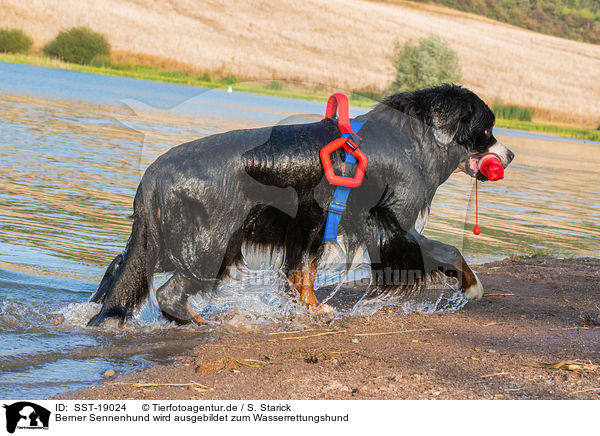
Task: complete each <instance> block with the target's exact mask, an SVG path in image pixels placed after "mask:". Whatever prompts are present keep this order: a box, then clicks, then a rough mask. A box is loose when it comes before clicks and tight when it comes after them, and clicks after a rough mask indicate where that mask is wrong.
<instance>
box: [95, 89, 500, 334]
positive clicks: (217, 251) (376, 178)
mask: <svg viewBox="0 0 600 436" xmlns="http://www.w3.org/2000/svg"><path fill="white" fill-rule="evenodd" d="M358 120H359V121H366V124H365V125H364V127H363V128H362V129H361V130H360V135H361V136H362V138H363V142H362V145H361V148H362V150H363V151H364V152H365V153H366V155H367V156H368V159H369V163H368V168H367V173H366V177H365V180H364V181H363V183H362V185H361V186H360V187H358V188H356V189H353V190H352V192H351V194H350V197H349V201H348V206H347V210H346V212H345V214H344V215H343V218H342V222H341V226H340V234H343V235H344V240H345V243H346V245H347V250H348V253H349V256H351V255H352V253H353V251H354V249H356V248H357V247H358V246H359V245H363V244H364V245H366V247H367V248H368V251H369V256H370V258H371V262H372V268H373V269H374V270H383V269H384V268H392V269H395V270H418V271H422V272H423V273H424V274H427V273H430V272H431V271H432V270H437V269H441V270H443V271H444V272H445V273H446V274H449V275H454V274H458V273H460V266H459V265H460V259H461V255H460V253H459V252H458V250H457V249H456V248H454V247H451V246H448V245H445V244H441V243H439V242H436V241H432V240H429V239H427V238H425V237H423V236H422V235H421V234H419V233H418V232H417V231H416V230H415V227H414V226H415V221H416V220H417V217H418V215H419V212H420V211H422V210H425V209H427V208H428V207H429V205H430V204H431V201H432V199H433V196H434V195H435V192H436V190H437V188H438V186H439V185H440V184H442V183H443V182H444V181H445V180H446V179H447V178H448V177H449V176H450V174H451V173H452V172H454V171H455V170H456V168H457V167H458V166H459V164H461V163H462V162H463V161H464V160H465V159H466V157H467V155H468V153H469V152H470V151H485V150H486V149H487V148H488V147H489V146H491V145H493V144H494V143H495V139H494V137H493V135H491V129H492V126H493V124H494V115H493V113H492V111H491V110H490V109H489V108H488V107H487V106H486V105H485V103H484V102H483V101H481V100H480V99H479V98H478V97H477V96H476V95H475V94H474V93H472V92H471V91H469V90H467V89H464V88H460V87H456V86H449V85H445V86H441V87H437V88H431V89H425V90H421V91H416V92H412V93H401V94H396V95H394V96H391V97H389V98H387V99H386V100H385V101H384V102H383V103H381V104H379V105H377V106H376V107H375V108H374V109H373V110H372V111H370V112H369V113H367V114H365V115H363V116H360V117H358ZM486 132H487V133H486ZM339 136H340V132H339V130H338V128H337V126H336V124H335V122H334V121H332V120H331V119H324V120H322V121H319V122H315V123H310V124H298V125H280V126H274V127H269V128H261V129H250V130H236V131H231V132H227V133H223V134H219V135H213V136H210V137H206V138H202V139H199V140H196V141H193V142H189V143H186V144H182V145H180V146H177V147H174V148H172V149H171V150H169V151H168V152H167V153H165V154H164V155H162V156H160V157H159V158H158V159H157V160H156V161H155V162H154V163H153V164H152V165H150V167H148V169H147V170H146V172H145V174H144V176H143V178H142V181H141V183H140V185H139V188H138V191H137V194H136V196H135V201H134V222H133V229H132V234H131V237H130V239H129V242H128V244H127V248H126V250H125V252H124V254H123V255H122V257H121V255H119V256H117V258H116V259H115V261H113V263H112V264H111V265H110V266H109V268H108V269H107V272H106V275H105V277H104V279H103V280H102V282H101V284H100V286H99V288H98V291H97V292H96V294H95V295H94V296H93V297H92V299H91V301H96V302H102V303H103V306H102V309H101V311H100V313H99V314H98V315H97V316H95V317H94V318H93V319H92V320H91V321H90V325H98V324H100V323H102V322H103V321H104V320H105V319H107V318H109V317H117V318H119V319H120V320H124V319H126V318H127V317H128V316H130V315H131V313H132V310H133V308H134V307H135V306H136V305H137V304H138V303H140V301H142V300H143V299H144V298H145V297H146V295H147V294H148V277H152V275H153V274H154V273H155V272H159V271H174V272H175V273H174V275H173V277H172V278H171V279H170V280H169V281H168V282H167V283H166V284H165V285H163V286H162V287H161V288H160V289H159V290H158V291H157V298H158V301H159V304H160V306H161V309H162V310H163V313H165V315H166V316H167V317H168V318H169V319H174V320H177V321H180V322H187V321H189V320H190V315H189V313H188V312H187V311H186V310H185V302H186V300H187V297H188V296H189V295H192V294H194V293H196V292H206V291H210V290H213V289H214V288H215V286H216V284H217V283H218V279H219V278H221V277H222V276H223V274H224V273H225V272H226V269H227V267H228V266H230V265H232V264H234V263H235V262H238V261H240V259H241V254H240V253H241V247H242V244H243V243H244V242H252V243H257V244H264V245H265V246H269V247H273V246H280V247H284V248H285V253H286V256H285V264H284V269H285V270H286V271H293V270H300V269H302V268H306V267H307V264H308V263H309V262H310V261H312V260H315V259H318V258H319V256H320V255H321V252H322V244H321V240H322V237H323V232H324V224H325V219H326V214H327V208H328V205H329V202H330V201H331V198H332V195H333V191H334V188H333V187H332V186H331V185H330V184H329V183H328V182H327V181H326V179H324V176H323V169H322V166H321V162H320V158H319V151H320V149H321V148H322V147H323V146H324V145H326V144H327V143H329V142H330V141H332V140H334V139H335V138H338V137H339ZM341 159H342V153H341V152H340V153H339V154H338V155H336V156H334V157H333V160H334V164H335V165H338V166H339V165H340V163H341ZM159 211H160V212H159ZM380 285H382V284H380ZM382 286H383V287H385V284H383V285H382Z"/></svg>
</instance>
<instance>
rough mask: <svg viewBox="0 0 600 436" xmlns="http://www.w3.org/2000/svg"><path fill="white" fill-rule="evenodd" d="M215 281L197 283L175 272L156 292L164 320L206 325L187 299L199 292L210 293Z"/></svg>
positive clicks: (197, 281) (195, 280)
mask: <svg viewBox="0 0 600 436" xmlns="http://www.w3.org/2000/svg"><path fill="white" fill-rule="evenodd" d="M215 284H216V280H206V281H199V280H197V279H192V278H189V277H187V276H186V275H184V274H183V273H181V272H176V273H175V274H173V276H172V277H171V278H170V279H169V280H168V281H167V282H166V283H165V284H164V285H162V286H161V287H160V288H158V289H157V290H156V300H157V301H158V306H159V307H160V310H161V311H162V313H163V315H164V317H165V318H167V319H168V320H169V321H174V322H176V323H178V324H188V323H190V322H196V323H197V324H208V322H207V321H205V320H204V318H202V317H201V316H200V315H199V314H198V313H196V312H195V311H194V310H193V309H192V308H191V307H190V305H189V303H188V298H189V297H190V296H192V295H195V294H197V293H199V292H206V291H210V290H212V289H213V288H214V287H215Z"/></svg>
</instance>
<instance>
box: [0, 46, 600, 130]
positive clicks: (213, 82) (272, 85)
mask: <svg viewBox="0 0 600 436" xmlns="http://www.w3.org/2000/svg"><path fill="white" fill-rule="evenodd" d="M123 59H126V57H125V58H123ZM0 62H10V63H17V64H27V65H35V66H40V67H47V68H58V69H63V70H71V71H80V72H84V73H93V74H103V75H111V76H119V77H130V78H134V79H143V80H152V81H157V82H168V83H177V84H182V85H192V86H200V87H203V88H224V89H227V88H228V87H229V86H231V87H232V89H234V90H235V91H236V92H249V93H253V94H263V95H271V96H276V97H285V98H292V99H300V100H308V101H320V102H326V101H327V99H328V97H329V95H330V94H331V92H333V91H335V90H333V89H326V88H325V87H323V86H314V87H309V86H306V85H302V84H299V83H291V82H287V81H281V80H262V81H261V80H245V79H243V78H238V77H235V76H232V75H225V76H221V77H220V76H218V74H215V75H211V74H210V73H208V72H205V71H204V72H203V71H200V70H197V69H194V68H193V67H191V66H188V65H185V64H176V68H177V69H174V70H169V69H166V68H161V67H160V66H149V65H141V64H135V63H130V62H126V61H122V62H121V63H114V64H113V63H109V62H105V63H104V64H102V63H101V62H100V63H98V65H78V64H72V63H68V62H63V61H60V60H58V59H52V58H49V57H47V56H42V55H38V54H8V53H0ZM153 62H155V63H156V62H157V61H156V60H154V61H153ZM159 64H160V62H159ZM346 92H348V94H349V97H350V103H351V104H352V105H354V106H358V107H370V106H372V105H373V104H375V103H376V102H377V98H378V96H377V93H375V92H372V91H365V90H349V91H348V90H347V91H346ZM496 125H497V126H498V127H503V128H508V129H514V130H522V131H530V132H541V133H549V134H554V135H558V136H562V137H565V138H575V139H583V140H588V141H600V130H590V129H583V128H578V127H572V126H562V125H553V124H545V123H537V122H525V121H518V120H507V119H498V120H497V121H496Z"/></svg>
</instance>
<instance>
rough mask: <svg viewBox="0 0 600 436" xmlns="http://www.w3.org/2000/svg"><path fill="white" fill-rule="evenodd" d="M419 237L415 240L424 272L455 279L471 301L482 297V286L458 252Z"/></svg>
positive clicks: (450, 247)
mask: <svg viewBox="0 0 600 436" xmlns="http://www.w3.org/2000/svg"><path fill="white" fill-rule="evenodd" d="M419 236H420V235H419ZM419 236H417V238H418V241H419V246H420V247H421V253H422V256H423V264H424V266H425V270H426V271H428V272H430V271H433V270H436V269H437V270H440V271H442V272H443V273H444V274H446V275H448V276H451V277H456V278H457V279H458V280H459V282H460V284H461V288H462V290H463V292H464V293H465V296H466V297H467V298H469V299H471V300H479V299H480V298H481V297H482V296H483V285H482V284H481V282H480V281H479V279H478V278H477V275H476V274H475V273H474V272H473V270H472V269H471V268H470V267H469V265H468V264H467V262H466V261H465V259H464V257H463V256H462V254H461V253H460V251H459V250H458V249H457V248H455V247H453V246H451V245H448V244H444V243H442V242H438V241H434V240H432V239H428V238H425V237H424V236H420V237H419Z"/></svg>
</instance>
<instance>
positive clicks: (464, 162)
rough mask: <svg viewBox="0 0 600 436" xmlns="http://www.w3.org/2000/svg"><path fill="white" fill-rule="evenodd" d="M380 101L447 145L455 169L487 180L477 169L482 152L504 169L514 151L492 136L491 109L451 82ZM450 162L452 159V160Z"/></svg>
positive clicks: (441, 143) (511, 158) (493, 117)
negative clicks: (494, 158)
mask: <svg viewBox="0 0 600 436" xmlns="http://www.w3.org/2000/svg"><path fill="white" fill-rule="evenodd" d="M384 104H385V105H386V106H388V107H392V108H394V109H397V110H399V111H401V112H403V113H405V114H407V115H410V116H411V117H413V119H417V120H419V121H420V122H422V123H424V124H425V125H426V126H427V127H428V128H431V129H432V132H433V136H434V138H435V141H436V142H437V143H438V144H439V145H441V146H443V147H445V148H448V147H450V148H451V152H452V155H453V156H455V157H457V159H458V161H459V162H458V167H457V168H456V170H458V171H464V172H465V173H467V174H468V175H470V176H471V177H477V178H478V179H479V180H487V177H485V176H484V175H483V174H482V173H481V172H480V171H479V168H478V163H479V158H480V157H482V156H483V155H485V154H489V153H492V154H495V155H496V156H498V159H499V160H500V162H501V164H502V166H503V167H504V168H506V167H507V166H508V164H510V162H511V161H512V160H513V158H514V154H513V152H511V151H510V150H509V149H508V148H507V147H505V146H504V145H503V144H502V143H501V142H500V141H498V140H497V139H496V138H495V137H494V135H493V132H492V130H493V128H494V122H495V120H496V118H495V116H494V113H493V112H492V111H491V109H490V108H489V107H488V106H487V105H486V104H485V103H484V102H483V101H482V100H481V99H480V98H479V97H478V96H477V95H476V94H475V93H473V92H471V91H469V90H468V89H466V88H462V87H460V86H454V85H442V86H437V87H434V88H427V89H421V90H418V91H415V92H406V93H400V94H396V95H392V96H390V97H388V98H387V99H386V100H385V101H384ZM452 160H453V161H454V160H455V159H452Z"/></svg>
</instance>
